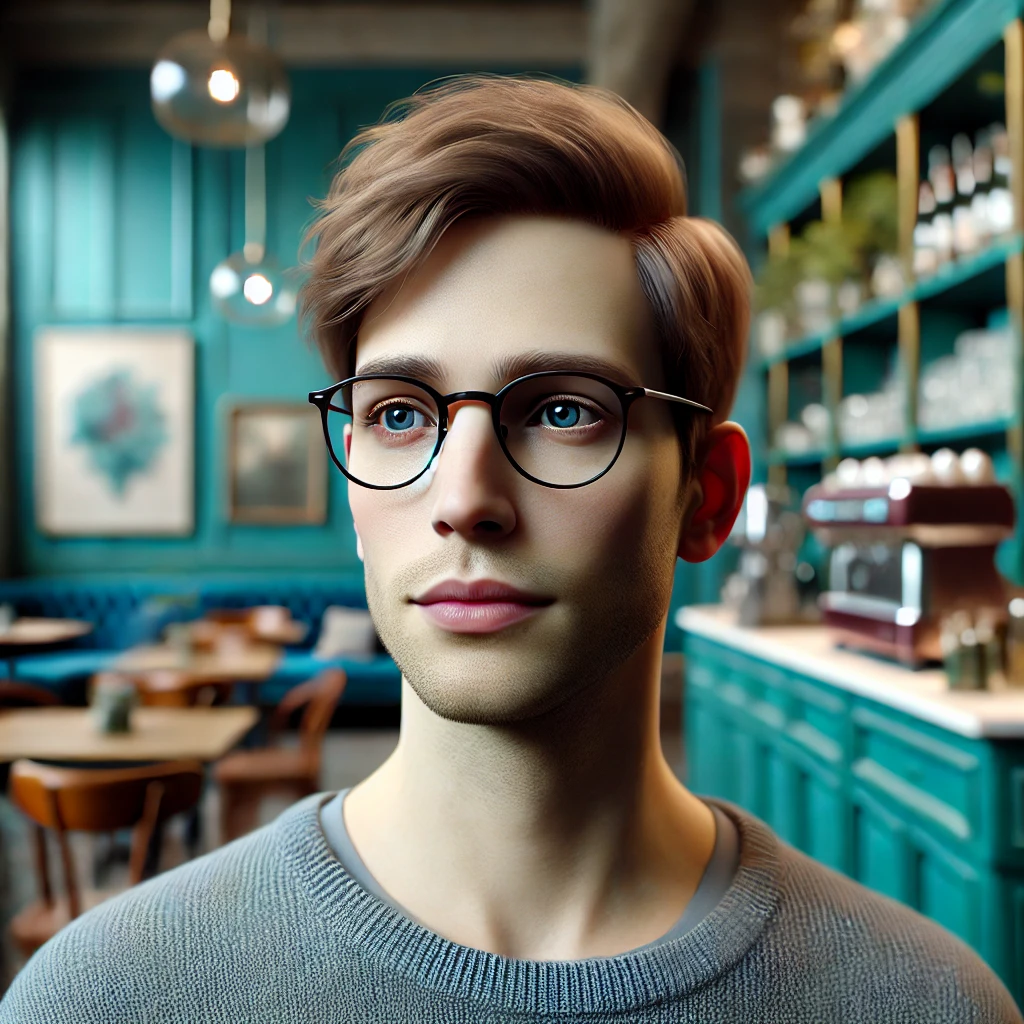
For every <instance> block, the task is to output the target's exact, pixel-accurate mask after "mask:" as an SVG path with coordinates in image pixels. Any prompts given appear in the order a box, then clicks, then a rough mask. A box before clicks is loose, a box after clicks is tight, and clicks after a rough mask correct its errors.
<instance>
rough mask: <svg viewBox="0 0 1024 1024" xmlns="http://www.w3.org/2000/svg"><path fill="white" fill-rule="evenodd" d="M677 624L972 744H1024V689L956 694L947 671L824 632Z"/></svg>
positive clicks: (701, 613) (686, 613) (711, 617)
mask: <svg viewBox="0 0 1024 1024" xmlns="http://www.w3.org/2000/svg"><path fill="white" fill-rule="evenodd" d="M676 624H677V625H678V626H679V628H680V629H681V630H682V631H683V632H684V633H689V634H692V635H693V636H701V637H706V638H707V639H708V640H714V641H715V642H717V643H720V644H725V645H727V646H728V647H731V648H732V649H734V650H737V651H743V652H745V653H746V654H751V655H753V656H754V657H755V658H763V659H765V661H769V662H772V663H774V664H777V665H781V666H784V667H785V668H788V669H792V670H793V671H795V672H801V673H804V674H806V675H808V676H811V677H813V678H814V679H820V680H822V681H823V682H827V683H830V684H831V685H832V686H837V687H840V688H841V689H843V690H847V691H848V692H849V693H855V694H858V695H860V696H862V697H867V698H869V699H870V700H873V701H878V703H880V704H885V705H887V706H888V707H891V708H893V709H895V710H897V711H902V712H904V713H906V714H908V715H913V716H914V717H915V718H919V719H920V720H921V721H923V722H932V723H933V724H935V725H937V726H940V727H941V728H943V729H949V730H950V731H951V732H955V733H958V734H959V735H961V736H969V737H1007V738H1011V737H1012V738H1024V689H1019V690H1011V689H1007V690H1004V691H1002V692H989V691H981V692H977V693H964V692H960V691H955V690H953V691H951V690H950V689H949V686H948V684H947V682H946V674H945V672H943V671H942V669H941V668H932V669H922V670H917V671H915V670H913V669H908V668H905V667H903V666H902V665H898V664H896V663H895V662H890V661H885V660H883V659H881V658H875V657H872V656H870V655H866V654H861V653H858V652H855V651H852V650H844V649H843V648H840V647H837V646H836V645H835V643H834V642H833V640H832V636H831V633H830V632H829V630H828V629H827V628H826V627H825V626H764V627H760V628H757V629H752V628H748V627H744V626H739V625H737V624H736V615H735V614H734V613H733V612H732V611H730V610H729V609H727V608H723V607H721V606H717V605H715V606H708V607H694V608H681V609H680V610H679V612H678V613H677V615H676Z"/></svg>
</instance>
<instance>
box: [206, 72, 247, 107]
mask: <svg viewBox="0 0 1024 1024" xmlns="http://www.w3.org/2000/svg"><path fill="white" fill-rule="evenodd" d="M206 87H207V89H209V91H210V95H211V96H212V97H213V98H214V99H215V100H216V101H217V102H218V103H231V102H232V100H234V99H236V98H237V97H238V92H239V89H240V88H241V86H240V85H239V84H238V79H237V78H235V76H234V75H233V74H232V73H231V72H230V71H229V70H228V69H227V68H214V70H213V71H211V72H210V80H209V81H208V82H207V85H206Z"/></svg>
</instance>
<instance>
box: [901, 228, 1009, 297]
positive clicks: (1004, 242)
mask: <svg viewBox="0 0 1024 1024" xmlns="http://www.w3.org/2000/svg"><path fill="white" fill-rule="evenodd" d="M1022 249H1024V238H1022V237H1021V236H1020V235H1011V236H1010V237H1008V238H1005V239H1001V240H999V241H998V242H993V243H992V245H990V246H988V247H987V248H986V249H985V250H984V251H983V252H979V253H975V254H974V255H973V256H969V257H967V258H965V259H959V260H955V261H954V262H952V263H948V264H946V265H945V266H944V267H942V268H941V269H940V270H939V271H938V273H936V274H933V275H932V276H931V277H926V278H923V279H922V280H920V281H918V282H916V283H915V285H914V287H913V288H911V289H910V292H909V293H908V296H907V299H908V301H911V300H913V301H917V302H920V301H922V300H923V299H932V298H935V296H937V295H941V294H942V293H943V292H948V291H949V290H950V289H951V288H956V287H957V285H961V284H966V283H967V282H968V281H970V280H972V279H973V278H975V277H980V276H981V275H982V274H984V273H985V272H986V271H988V270H991V269H992V268H993V267H996V266H998V265H999V264H1000V263H1005V262H1006V259H1007V257H1009V256H1012V255H1014V253H1018V252H1021V251H1022Z"/></svg>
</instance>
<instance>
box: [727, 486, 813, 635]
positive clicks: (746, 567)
mask: <svg viewBox="0 0 1024 1024" xmlns="http://www.w3.org/2000/svg"><path fill="white" fill-rule="evenodd" d="M794 503H795V498H794V495H793V494H792V492H791V491H790V490H789V489H788V488H785V487H775V486H772V485H768V484H754V485H753V486H751V487H750V488H749V489H748V490H747V494H746V497H745V498H744V500H743V507H742V508H741V509H740V514H739V516H738V517H737V519H736V523H735V525H734V526H733V529H732V532H731V533H730V535H729V540H730V542H731V543H732V544H734V545H735V546H737V547H738V548H740V549H741V550H740V557H739V563H738V565H737V567H736V571H735V572H734V573H732V575H730V576H729V578H728V579H727V580H726V582H725V586H724V587H723V589H722V601H723V603H724V604H725V605H727V606H728V607H731V608H733V609H735V611H736V613H737V617H738V620H739V622H740V624H741V625H743V626H767V625H778V624H783V623H793V622H798V621H801V620H802V618H803V617H804V608H803V606H804V601H803V597H804V595H803V590H804V589H805V587H804V586H803V584H804V583H806V582H807V580H808V579H809V577H808V576H807V571H810V573H811V575H813V570H812V569H811V567H810V566H809V565H806V564H803V563H801V562H800V561H799V558H798V552H799V549H800V545H801V543H802V541H803V538H804V532H805V530H804V524H803V520H802V519H801V517H800V513H799V512H796V511H793V510H792V509H793V505H794Z"/></svg>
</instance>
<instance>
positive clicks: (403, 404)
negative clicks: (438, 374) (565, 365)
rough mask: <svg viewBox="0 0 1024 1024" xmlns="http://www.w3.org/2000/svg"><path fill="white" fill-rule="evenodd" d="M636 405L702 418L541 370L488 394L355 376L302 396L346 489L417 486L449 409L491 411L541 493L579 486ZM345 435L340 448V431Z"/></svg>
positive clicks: (618, 441)
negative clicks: (313, 410)
mask: <svg viewBox="0 0 1024 1024" xmlns="http://www.w3.org/2000/svg"><path fill="white" fill-rule="evenodd" d="M640 398H663V399H666V400H667V401H669V402H679V403H680V404H682V405H685V406H689V407H691V408H693V409H697V410H699V411H700V412H705V413H710V412H711V411H712V410H711V409H709V408H708V407H707V406H706V405H701V404H700V403H699V402H694V401H691V400H690V399H689V398H680V397H679V396H678V395H667V394H665V393H664V392H662V391H652V390H651V389H650V388H640V387H631V388H628V387H623V386H622V385H620V384H616V383H614V382H612V381H610V380H606V379H605V378H604V377H599V376H598V375H597V374H593V373H584V372H578V373H576V372H573V371H562V370H545V371H543V372H540V373H531V374H527V375H526V376H525V377H519V378H518V379H517V380H514V381H512V382H511V383H510V384H506V385H505V386H504V387H503V388H502V389H501V390H500V391H499V392H498V393H497V394H491V393H490V392H487V391H456V392H454V393H452V394H450V395H442V394H440V392H438V391H435V390H434V389H433V388H432V387H431V386H430V385H429V384H424V383H423V381H420V380H417V379H416V378H415V377H402V376H390V375H385V374H376V373H370V374H364V375H362V376H357V377H349V378H348V379H347V380H343V381H339V382H338V383H337V384H332V385H331V386H330V387H329V388H327V389H326V390H324V391H311V392H310V393H309V401H310V403H311V404H312V405H315V406H316V407H317V408H318V409H319V410H320V418H321V421H322V422H323V428H324V437H325V438H326V440H327V448H328V450H329V451H330V453H331V458H332V459H333V460H334V463H335V465H337V467H338V469H340V470H341V471H342V473H344V474H345V476H347V477H348V479H349V480H351V481H352V482H353V483H356V484H359V485H360V486H362V487H370V488H373V489H374V490H379V491H387V490H394V489H395V488H397V487H405V486H407V485H408V484H411V483H412V482H413V481H414V480H417V479H419V477H421V476H422V475H423V474H424V473H425V472H426V471H427V470H428V469H429V468H430V466H431V464H432V463H433V462H434V460H435V458H436V457H437V456H438V455H439V454H440V452H441V446H442V445H443V444H444V440H445V437H446V436H447V433H448V425H449V416H448V410H449V407H450V406H452V405H454V404H455V403H457V402H483V403H484V404H486V405H488V406H490V409H491V419H492V422H493V425H494V433H495V436H496V437H497V439H498V444H499V445H500V446H501V450H502V451H503V452H504V453H505V456H506V457H507V458H508V461H509V462H511V463H512V466H513V467H514V468H515V469H516V471H517V472H519V473H521V474H522V475H523V476H525V477H526V478H527V480H532V481H533V482H534V483H538V484H543V485H544V486H545V487H560V488H567V487H583V486H584V485H585V484H590V483H593V482H594V481H595V480H598V479H599V478H600V477H602V476H604V474H605V473H607V472H608V470H609V469H611V468H612V466H613V465H614V464H615V460H616V459H617V458H618V457H619V452H621V451H622V446H623V444H624V443H625V440H626V418H627V416H628V415H629V410H630V407H631V406H632V405H633V403H634V402H635V401H637V399H640ZM346 427H350V428H351V437H350V438H349V440H348V442H347V443H346V439H345V428H346Z"/></svg>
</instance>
